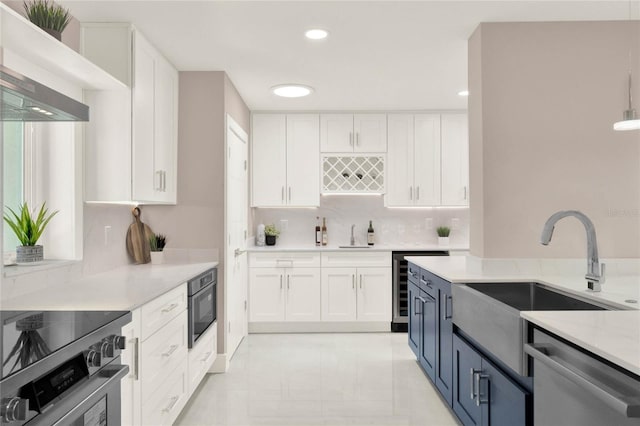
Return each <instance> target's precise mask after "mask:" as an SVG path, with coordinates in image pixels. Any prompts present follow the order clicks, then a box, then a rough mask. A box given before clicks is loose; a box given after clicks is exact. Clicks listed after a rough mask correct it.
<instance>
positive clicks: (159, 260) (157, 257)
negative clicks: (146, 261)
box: [151, 251, 164, 265]
mask: <svg viewBox="0 0 640 426" xmlns="http://www.w3.org/2000/svg"><path fill="white" fill-rule="evenodd" d="M163 263H164V252H162V251H152V252H151V264H152V265H162V264H163Z"/></svg>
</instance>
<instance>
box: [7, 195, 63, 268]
mask: <svg viewBox="0 0 640 426" xmlns="http://www.w3.org/2000/svg"><path fill="white" fill-rule="evenodd" d="M46 204H47V203H42V206H41V207H40V211H39V212H38V214H37V215H36V214H35V211H34V212H33V214H32V213H31V212H30V211H29V206H28V205H27V203H24V204H22V205H21V206H20V208H19V209H18V212H17V213H16V212H15V211H14V210H13V209H11V207H6V209H7V210H9V213H5V214H4V221H5V222H7V224H8V225H9V227H11V229H12V230H13V232H14V233H15V234H16V237H18V241H20V244H22V245H20V246H18V247H16V262H17V263H33V262H39V261H41V260H43V259H44V248H43V247H42V246H41V245H36V243H37V242H38V239H39V238H40V236H41V235H42V233H43V232H44V229H45V228H46V227H47V225H48V224H49V221H50V220H51V219H52V218H53V217H54V216H55V215H56V214H57V213H58V211H57V210H56V211H54V212H52V213H49V210H48V209H47V208H46Z"/></svg>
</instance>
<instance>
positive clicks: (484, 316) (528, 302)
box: [451, 282, 612, 376]
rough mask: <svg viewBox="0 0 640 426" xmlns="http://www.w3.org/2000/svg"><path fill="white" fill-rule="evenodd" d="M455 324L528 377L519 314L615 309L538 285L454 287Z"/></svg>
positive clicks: (523, 325) (524, 336)
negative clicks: (524, 312) (523, 312)
mask: <svg viewBox="0 0 640 426" xmlns="http://www.w3.org/2000/svg"><path fill="white" fill-rule="evenodd" d="M451 291H452V296H453V323H454V324H455V325H456V326H457V328H458V329H459V330H460V332H461V333H462V334H464V335H465V336H466V337H468V338H470V339H472V340H474V341H475V342H476V343H477V344H479V345H480V346H482V348H484V349H485V350H486V351H487V352H489V353H491V354H492V355H493V356H494V357H495V358H497V360H499V361H500V362H501V363H503V364H504V365H506V366H507V367H509V368H511V369H512V370H513V371H515V372H516V373H518V374H519V375H522V376H527V375H528V374H529V371H528V362H527V358H526V354H525V353H524V344H525V343H527V336H528V330H527V324H526V321H525V320H524V319H522V318H520V311H568V310H571V311H575V310H587V311H592V310H607V309H612V308H610V307H607V306H606V305H603V304H601V303H599V302H595V301H591V300H587V299H586V298H581V297H579V296H574V295H571V294H568V293H565V292H562V291H560V290H556V289H555V288H552V287H549V286H546V285H544V284H541V283H537V282H511V283H509V282H505V283H469V284H463V285H454V286H452V288H451Z"/></svg>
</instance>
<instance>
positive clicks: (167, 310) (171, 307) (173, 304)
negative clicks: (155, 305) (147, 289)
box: [162, 303, 178, 314]
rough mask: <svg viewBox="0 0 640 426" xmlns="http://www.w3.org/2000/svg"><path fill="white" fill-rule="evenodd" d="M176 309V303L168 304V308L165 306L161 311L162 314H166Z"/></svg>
mask: <svg viewBox="0 0 640 426" xmlns="http://www.w3.org/2000/svg"><path fill="white" fill-rule="evenodd" d="M177 307H178V304H177V303H172V304H170V305H169V306H167V307H166V308H164V309H163V310H162V313H163V314H166V313H167V312H171V311H173V310H174V309H175V308H177Z"/></svg>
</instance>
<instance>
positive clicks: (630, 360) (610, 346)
mask: <svg viewBox="0 0 640 426" xmlns="http://www.w3.org/2000/svg"><path fill="white" fill-rule="evenodd" d="M521 316H522V317H523V318H524V319H526V320H527V321H530V322H532V323H534V324H536V325H539V326H540V327H542V328H544V329H545V330H548V331H550V332H551V333H554V334H556V335H558V336H560V337H563V338H565V339H567V340H568V341H570V342H572V343H575V344H576V345H578V346H581V347H583V348H585V349H586V350H588V351H590V352H592V353H594V354H596V355H600V356H601V357H603V358H605V359H608V360H609V361H611V362H613V363H615V364H617V365H619V366H620V367H622V368H624V369H626V370H629V371H631V372H632V373H635V374H637V375H640V329H639V328H638V324H640V311H563V312H557V311H555V312H554V311H530V312H522V313H521Z"/></svg>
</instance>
